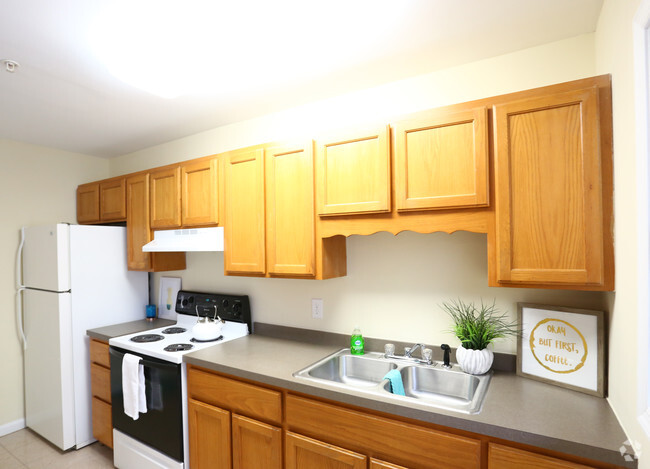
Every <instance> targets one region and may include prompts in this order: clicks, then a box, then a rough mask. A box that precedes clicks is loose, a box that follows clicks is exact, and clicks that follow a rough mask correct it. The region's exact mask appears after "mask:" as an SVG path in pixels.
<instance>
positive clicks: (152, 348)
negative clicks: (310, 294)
mask: <svg viewBox="0 0 650 469" xmlns="http://www.w3.org/2000/svg"><path fill="white" fill-rule="evenodd" d="M175 310H176V317H177V321H176V324H174V325H171V326H167V327H161V328H158V329H152V330H148V331H145V332H138V333H135V334H128V335H124V336H120V337H115V338H112V339H110V340H109V342H108V343H109V345H110V357H111V397H112V403H113V406H112V417H113V427H114V428H113V458H114V459H113V463H114V465H115V467H117V468H120V469H131V468H133V469H140V468H142V467H149V466H150V465H151V463H152V461H153V462H155V464H154V466H151V467H158V468H170V469H172V468H173V469H184V468H188V467H189V444H188V443H189V442H188V423H187V372H186V366H185V363H183V355H185V354H187V353H191V352H195V351H197V350H203V349H205V348H208V347H218V346H219V344H223V343H224V342H228V341H231V340H234V339H238V338H241V337H244V336H246V335H248V333H249V331H250V330H251V311H250V303H249V301H248V296H236V295H225V294H217V293H198V292H189V291H183V290H181V291H179V292H178V296H177V298H176V308H175ZM204 317H210V318H216V317H219V318H221V319H223V320H224V321H225V322H224V323H223V327H222V328H221V331H220V336H218V337H216V338H215V339H214V340H210V341H200V340H197V339H196V338H194V337H193V335H192V328H193V327H194V325H195V324H196V323H197V320H198V319H199V318H204ZM125 354H132V355H137V356H138V357H140V364H141V365H142V367H143V373H144V377H145V384H144V390H145V395H146V401H147V411H146V412H141V413H139V415H138V418H137V419H135V420H134V419H132V418H131V417H129V416H127V415H126V414H125V413H124V399H123V393H122V359H123V357H124V355H125Z"/></svg>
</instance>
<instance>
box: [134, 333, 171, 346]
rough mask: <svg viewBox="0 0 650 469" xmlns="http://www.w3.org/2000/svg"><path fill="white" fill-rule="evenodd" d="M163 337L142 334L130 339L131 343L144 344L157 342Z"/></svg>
mask: <svg viewBox="0 0 650 469" xmlns="http://www.w3.org/2000/svg"><path fill="white" fill-rule="evenodd" d="M163 339H164V337H163V336H161V335H160V334H142V335H136V336H134V337H131V342H137V343H139V344H140V343H145V342H158V341H159V340H163Z"/></svg>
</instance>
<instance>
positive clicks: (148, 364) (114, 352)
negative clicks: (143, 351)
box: [108, 347, 178, 370]
mask: <svg viewBox="0 0 650 469" xmlns="http://www.w3.org/2000/svg"><path fill="white" fill-rule="evenodd" d="M108 352H109V353H110V354H111V355H113V356H114V357H119V358H120V359H121V358H123V357H124V352H121V351H118V350H115V349H114V348H113V347H110V348H109V349H108ZM133 355H135V356H137V357H140V364H141V365H142V366H146V367H148V368H161V369H169V370H175V369H176V368H177V367H178V365H177V364H175V363H166V362H163V361H157V362H152V361H150V360H147V359H146V358H144V357H142V356H140V355H139V354H137V353H134V354H133Z"/></svg>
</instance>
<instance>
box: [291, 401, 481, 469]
mask: <svg viewBox="0 0 650 469" xmlns="http://www.w3.org/2000/svg"><path fill="white" fill-rule="evenodd" d="M285 403H286V407H285V414H286V420H287V426H288V428H289V429H290V430H291V431H295V432H299V433H301V434H306V435H310V436H313V437H316V438H318V439H319V440H323V441H327V442H328V443H330V444H334V445H337V446H342V447H345V448H346V449H349V450H352V451H357V452H359V453H366V454H373V455H375V456H377V457H379V458H380V459H382V460H385V461H389V462H393V463H396V464H401V465H405V466H407V467H410V468H413V469H435V468H440V469H452V468H456V469H472V468H476V469H478V468H479V467H480V466H481V442H480V441H479V440H477V439H473V438H467V437H464V436H460V435H455V434H452V433H447V432H442V431H438V430H433V429H429V428H425V427H421V426H419V425H413V424H410V423H405V422H400V421H398V420H393V419H391V418H386V417H379V416H376V415H372V414H368V413H365V412H363V411H360V410H352V409H347V408H344V407H339V406H337V405H332V404H329V403H325V402H320V401H317V400H314V399H309V398H305V397H300V396H294V395H291V394H290V395H288V396H287V398H286V401H285Z"/></svg>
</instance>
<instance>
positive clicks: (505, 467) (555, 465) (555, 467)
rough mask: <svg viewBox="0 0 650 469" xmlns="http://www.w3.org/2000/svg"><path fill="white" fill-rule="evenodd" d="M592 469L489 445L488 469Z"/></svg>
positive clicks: (505, 447)
mask: <svg viewBox="0 0 650 469" xmlns="http://www.w3.org/2000/svg"><path fill="white" fill-rule="evenodd" d="M522 467H525V468H526V469H593V468H591V466H584V465H582V464H576V463H573V462H569V461H563V460H561V459H557V458H552V457H549V456H542V455H539V454H535V453H531V452H529V451H524V450H520V449H515V448H509V447H508V446H502V445H497V444H494V443H490V446H489V449H488V469H521V468H522Z"/></svg>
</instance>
